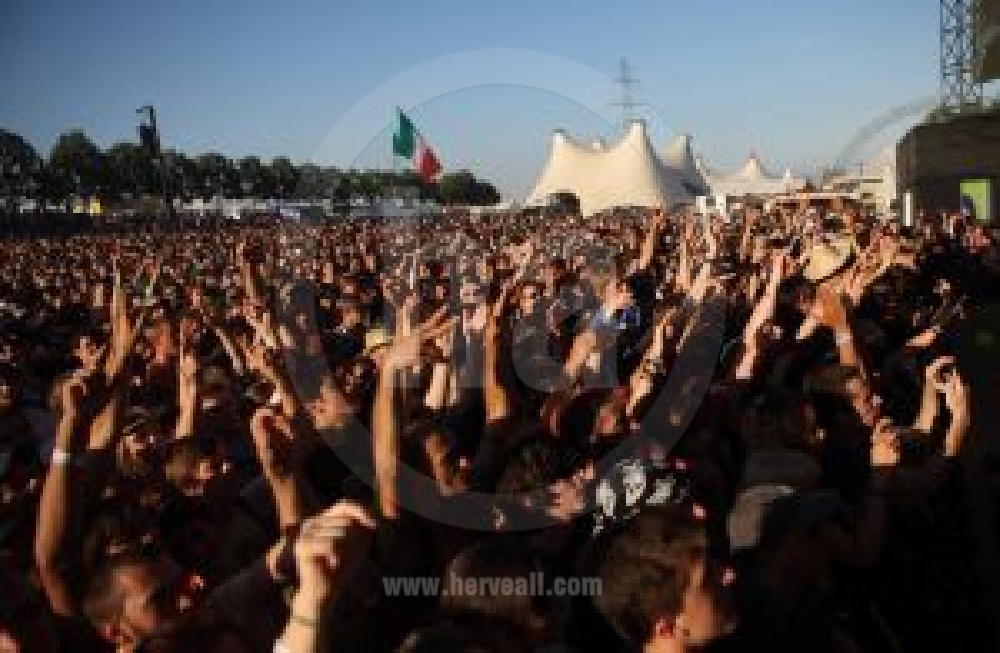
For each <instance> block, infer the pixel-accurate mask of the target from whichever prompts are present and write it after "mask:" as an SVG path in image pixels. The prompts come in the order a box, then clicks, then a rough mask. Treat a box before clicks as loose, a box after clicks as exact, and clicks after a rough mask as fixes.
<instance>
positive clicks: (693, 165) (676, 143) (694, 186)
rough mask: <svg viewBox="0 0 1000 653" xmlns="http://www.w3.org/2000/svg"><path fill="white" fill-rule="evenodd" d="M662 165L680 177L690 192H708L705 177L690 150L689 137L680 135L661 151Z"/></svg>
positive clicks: (688, 135) (700, 193)
mask: <svg viewBox="0 0 1000 653" xmlns="http://www.w3.org/2000/svg"><path fill="white" fill-rule="evenodd" d="M663 164H664V165H665V166H667V167H668V168H670V169H672V170H674V171H675V172H676V173H677V174H678V175H680V178H681V180H682V181H683V182H684V183H685V184H686V185H687V186H688V188H689V190H691V191H692V192H694V193H696V194H699V195H702V194H704V193H706V192H707V191H708V183H707V181H706V178H705V175H704V174H703V172H702V170H701V168H700V167H699V161H698V160H697V159H695V156H694V152H693V151H692V149H691V135H690V134H681V135H680V136H678V137H677V138H675V139H674V140H673V141H672V142H671V143H670V144H669V145H667V148H666V149H665V150H664V151H663Z"/></svg>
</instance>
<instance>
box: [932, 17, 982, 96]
mask: <svg viewBox="0 0 1000 653" xmlns="http://www.w3.org/2000/svg"><path fill="white" fill-rule="evenodd" d="M974 4H975V0H941V27H940V29H941V32H940V36H941V108H942V109H945V110H946V111H952V112H958V111H961V110H963V109H967V108H975V107H980V106H982V104H983V85H982V84H981V83H979V82H977V81H976V80H975V75H974V72H973V70H974V64H975V60H976V52H975V46H974V40H973V34H974V31H973V30H974V27H975V17H974V15H973V12H974V9H973V5H974Z"/></svg>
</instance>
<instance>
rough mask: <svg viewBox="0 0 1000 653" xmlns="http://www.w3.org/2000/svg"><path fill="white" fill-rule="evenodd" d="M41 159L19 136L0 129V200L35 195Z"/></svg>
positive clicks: (39, 180) (38, 183)
mask: <svg viewBox="0 0 1000 653" xmlns="http://www.w3.org/2000/svg"><path fill="white" fill-rule="evenodd" d="M41 164H42V160H41V157H39V156H38V152H37V151H36V150H35V148H34V147H33V146H32V145H31V143H29V142H28V141H27V140H25V139H24V138H23V137H22V136H21V135H20V134H15V133H14V132H10V131H7V130H6V129H0V198H2V199H4V200H6V198H8V197H21V196H24V195H35V194H36V192H35V191H36V190H37V189H38V187H39V186H40V185H41V181H42V180H41V172H42V170H41V168H42V165H41Z"/></svg>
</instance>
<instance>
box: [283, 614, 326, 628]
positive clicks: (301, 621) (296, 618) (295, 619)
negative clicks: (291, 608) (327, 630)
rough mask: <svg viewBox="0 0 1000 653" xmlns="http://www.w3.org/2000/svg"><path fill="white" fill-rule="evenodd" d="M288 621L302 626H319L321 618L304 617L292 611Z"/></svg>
mask: <svg viewBox="0 0 1000 653" xmlns="http://www.w3.org/2000/svg"><path fill="white" fill-rule="evenodd" d="M288 623H290V624H291V623H294V624H298V625H300V626H305V627H306V628H319V619H313V618H311V617H303V616H302V615H298V614H295V613H294V612H290V613H289V614H288Z"/></svg>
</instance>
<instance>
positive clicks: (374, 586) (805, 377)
mask: <svg viewBox="0 0 1000 653" xmlns="http://www.w3.org/2000/svg"><path fill="white" fill-rule="evenodd" d="M998 254H1000V250H998V248H997V247H996V245H995V243H994V242H993V240H992V237H991V235H990V233H989V232H988V231H987V230H985V229H984V228H982V227H979V226H976V225H972V224H968V223H966V222H965V221H963V219H962V218H961V217H959V216H930V217H922V218H921V220H920V221H919V223H918V224H917V225H916V226H915V227H910V228H904V227H901V226H900V225H899V224H897V223H896V222H894V221H892V220H876V219H869V218H862V217H861V216H859V215H853V214H845V215H839V216H831V215H822V214H820V213H816V212H808V213H807V212H802V213H792V212H764V211H755V210H747V211H745V212H742V213H740V214H734V215H727V216H701V215H695V214H693V213H691V212H690V211H676V212H667V211H662V210H648V211H637V210H633V211H627V212H626V211H619V212H615V213H613V214H609V215H603V216H596V217H593V218H581V217H579V216H570V215H548V216H528V215H521V214H513V213H512V214H506V215H501V216H489V217H476V216H470V215H464V214H450V215H447V216H441V217H437V218H434V219H414V220H398V221H393V220H384V219H383V220H374V219H373V220H353V221H343V222H333V223H330V224H324V225H302V224H288V223H282V224H277V223H276V224H272V225H269V226H239V225H229V226H226V227H218V226H216V227H213V228H212V229H195V228H186V229H173V230H171V229H165V228H164V229H154V228H148V229H145V230H143V231H141V232H134V233H118V234H86V235H67V236H62V237H58V238H36V239H31V240H16V239H15V240H5V241H2V242H0V322H2V326H0V357H2V362H0V491H2V495H0V496H2V502H0V555H2V557H0V577H2V581H0V587H2V590H0V651H74V652H76V651H103V650H112V649H114V650H119V651H146V652H148V651H244V650H246V651H272V650H273V651H290V652H294V653H299V652H307V651H326V650H330V651H340V650H344V651H382V650H386V651H405V652H426V651H470V652H471V651H484V652H486V651H489V652H493V651H496V652H501V651H503V652H508V651H636V650H645V651H651V652H652V651H684V650H695V649H702V648H707V649H711V650H752V651H838V652H839V651H844V652H847V651H901V650H924V649H925V648H930V647H932V646H933V647H946V649H947V650H970V648H969V647H971V646H972V644H971V642H974V641H976V638H977V637H978V636H979V635H980V634H981V633H982V631H983V629H984V625H983V619H982V612H981V601H980V588H979V586H978V585H977V576H976V573H975V571H974V569H973V567H972V558H973V556H972V555H971V552H972V550H973V546H974V544H973V542H972V540H971V539H970V534H969V528H968V523H967V522H968V520H967V518H966V514H965V502H964V496H963V492H964V490H963V480H964V479H963V473H962V467H961V465H960V464H959V460H960V457H961V456H962V452H963V445H965V444H966V442H967V436H968V433H969V431H970V428H971V423H972V415H971V411H970V404H971V396H970V388H969V379H968V374H967V373H966V372H965V371H964V370H963V369H962V367H961V366H960V365H959V362H958V360H957V359H956V354H957V351H958V335H959V332H960V330H959V326H960V324H961V322H962V320H963V319H964V318H965V316H966V315H967V314H968V313H969V312H971V311H975V310H977V308H978V307H979V306H980V305H981V304H982V300H983V297H984V296H985V295H986V293H987V292H988V286H989V283H990V282H989V281H988V280H989V279H992V278H995V275H994V271H995V270H996V269H997V265H996V263H997V260H998V256H997V255H998ZM419 578H423V579H440V580H442V581H444V584H442V585H441V586H440V587H451V586H453V585H452V584H449V583H452V582H453V581H454V580H455V579H458V580H459V581H462V580H465V581H468V580H472V581H477V580H481V579H510V580H512V581H519V580H525V579H530V580H531V583H530V588H531V591H527V592H513V591H497V587H496V586H491V587H492V589H489V588H488V587H485V586H481V585H480V586H476V587H479V588H480V589H479V590H478V591H470V592H466V593H454V592H453V593H446V592H441V591H417V592H411V593H409V594H406V593H399V592H394V591H389V590H390V588H391V587H392V586H391V584H390V583H389V581H391V580H393V579H397V580H398V579H419ZM567 579H579V580H587V579H590V580H596V581H597V582H596V584H595V583H591V584H590V585H589V587H591V588H592V590H593V588H596V590H593V591H591V592H589V593H578V594H577V595H569V594H568V593H565V592H558V591H553V588H554V587H555V584H556V582H557V581H565V580H567ZM473 584H474V585H475V583H473ZM583 585H584V586H587V585H586V584H583ZM422 587H423V588H425V590H426V588H428V587H431V586H429V585H423V586H422ZM484 587H485V588H484ZM508 589H509V586H508ZM584 594H586V595H584Z"/></svg>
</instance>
